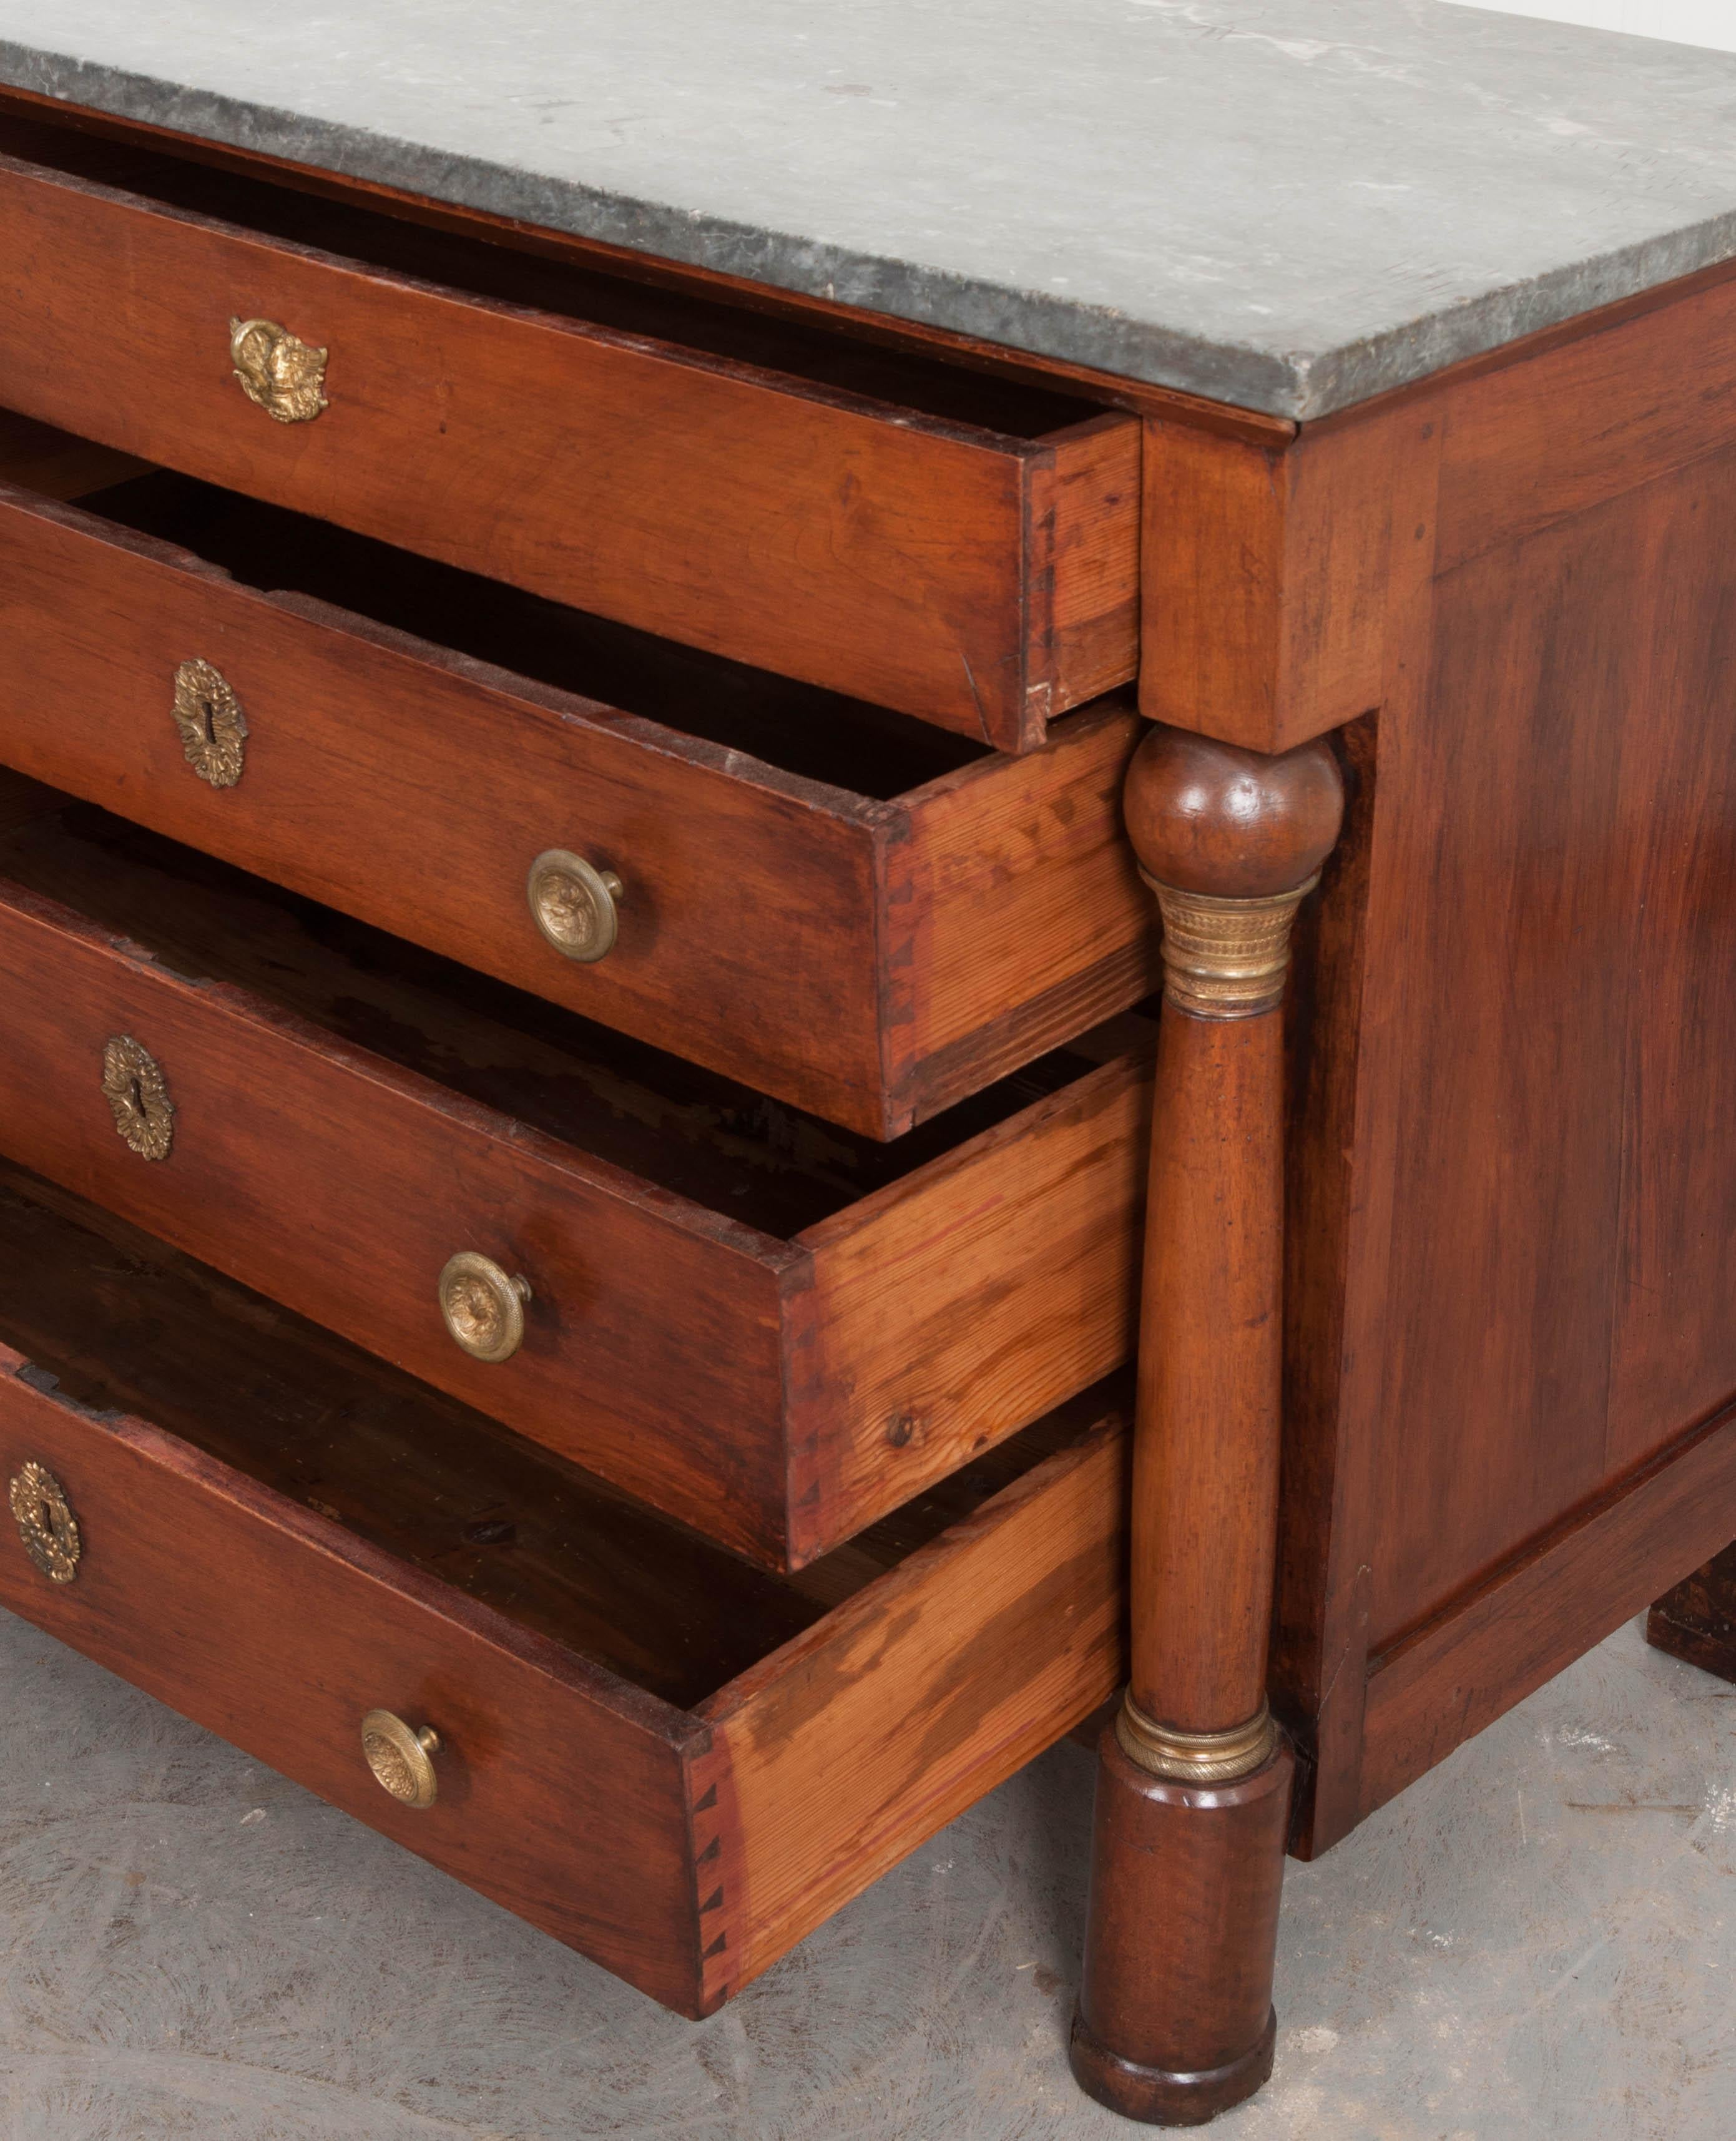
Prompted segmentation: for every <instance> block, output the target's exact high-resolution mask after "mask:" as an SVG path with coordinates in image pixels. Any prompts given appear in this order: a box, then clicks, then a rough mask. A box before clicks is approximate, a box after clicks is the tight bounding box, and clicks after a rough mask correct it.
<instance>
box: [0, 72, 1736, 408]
mask: <svg viewBox="0 0 1736 2141" xmlns="http://www.w3.org/2000/svg"><path fill="white" fill-rule="evenodd" d="M0 83H3V84H4V85H6V86H9V87H12V88H14V89H20V90H26V91H32V92H34V93H35V94H37V95H38V96H47V97H50V98H52V99H54V100H55V101H57V102H61V103H65V104H71V105H80V106H85V107H86V108H88V109H90V110H92V111H101V112H106V113H108V114H110V115H111V116H114V117H116V118H124V119H134V120H138V121H142V122H144V123H145V124H147V125H150V126H161V127H166V128H169V129H170V130H174V131H175V132H178V133H182V134H187V135H193V136H194V137H195V138H197V139H199V140H205V141H210V142H214V143H218V144H220V145H224V146H226V147H229V148H235V149H245V150H256V151H258V153H260V154H262V155H269V156H275V157H279V158H282V159H283V160H284V161H286V162H288V163H293V164H299V165H303V166H306V167H309V168H312V169H314V170H323V171H331V172H334V173H337V174H338V175H342V176H343V177H346V178H352V179H360V180H366V181H369V182H371V183H372V184H374V185H382V186H389V187H393V188H396V189H398V190H400V191H401V192H405V193H410V194H420V195H421V196H423V197H424V198H425V199H431V200H435V201H440V202H444V203H446V204H450V205H452V206H455V207H460V208H469V209H479V210H481V211H483V212H484V213H486V214H490V215H497V216H502V217H505V218H508V219H511V220H513V221H514V222H519V223H525V224H533V225H535V226H537V227H539V228H540V229H547V230H555V231H562V232H565V233H568V234H571V235H573V236H575V237H580V238H588V239H598V240H599V241H601V242H602V243H603V244H609V245H618V246H622V247H624V248H627V249H629V250H631V251H632V252H635V253H646V254H651V255H656V256H657V257H660V258H664V259H668V260H676V261H680V262H682V263H686V264H687V265H689V266H693V267H698V268H711V269H713V270H715V271H716V272H719V273H723V274H726V275H734V276H738V277H740V278H743V279H745V280H746V281H750V282H755V283H765V284H767V285H769V286H770V287H771V288H776V289H783V290H789V291H794V292H796V293H799V294H801V295H804V296H808V297H818V298H827V299H829V300H831V301H833V302H835V303H839V304H843V305H850V306H855V307H858V308H861V309H862V310H863V311H865V312H870V313H881V314H883V315H885V316H887V317H890V318H893V319H901V320H910V321H913V322H917V323H918V324H920V325H922V326H925V327H942V328H947V329H950V330H951V331H952V332H955V333H958V334H963V335H969V336H972V337H976V338H977V339H979V340H981V341H983V342H992V343H995V344H996V345H998V346H1000V347H1004V348H1007V349H1011V350H1016V351H1020V352H1024V353H1025V354H1028V355H1030V356H1034V357H1054V358H1057V359H1059V360H1060V361H1062V362H1066V363H1070V364H1077V365H1083V366H1086V367H1090V368H1091V369H1094V370H1096V371H1099V372H1109V373H1111V374H1113V375H1114V376H1115V377H1120V378H1125V379H1129V380H1137V381H1141V382H1142V383H1143V384H1146V385H1148V386H1167V387H1173V388H1176V389H1178V390H1179V391H1182V392H1183V393H1187V394H1194V395H1199V396H1203V397H1204V398H1205V399H1207V400H1208V401H1218V402H1223V403H1227V404H1230V405H1232V406H1236V407H1238V408H1242V409H1249V410H1254V411H1258V412H1260V413H1261V414H1263V415H1267V416H1283V417H1289V418H1291V419H1292V420H1293V421H1297V422H1306V421H1311V420H1315V419H1318V418H1320V417H1321V416H1330V415H1332V414H1333V413H1334V412H1335V411H1339V410H1341V409H1346V408H1350V407H1354V406H1355V405H1356V404H1357V403H1358V402H1360V401H1368V400H1370V399H1371V398H1372V397H1373V396H1375V395H1378V394H1383V393H1386V392H1389V391H1391V390H1392V389H1393V388H1394V387H1399V386H1409V385H1411V384H1412V383H1413V382H1414V381H1417V380H1419V379H1425V378H1427V377H1429V376H1431V375H1432V374H1433V373H1434V372H1439V371H1442V370H1443V369H1445V367H1448V365H1451V364H1454V363H1457V362H1460V361H1461V360H1462V359H1463V358H1466V357H1480V356H1483V354H1485V353H1486V352H1488V351H1490V350H1493V349H1497V348H1499V347H1502V345H1503V344H1505V343H1507V342H1514V341H1517V340H1518V339H1519V338H1520V337H1522V336H1525V335H1528V334H1532V333H1535V332H1538V331H1539V330H1541V329H1542V328H1545V327H1556V326H1559V325H1560V324H1561V322H1564V321H1566V320H1571V319H1573V318H1576V317H1578V316H1579V315H1581V313H1588V312H1592V311H1595V310H1596V309H1597V308H1600V307H1601V306H1604V305H1607V304H1612V303H1617V302H1618V301H1620V299H1622V298H1630V297H1633V296H1635V295H1639V294H1641V293H1645V292H1646V291H1648V290H1652V289H1655V288H1658V287H1659V286H1660V285H1661V284H1663V283H1669V282H1673V281H1675V280H1676V279H1677V278H1679V277H1681V276H1684V275H1689V274H1692V273H1695V272H1696V271H1697V270H1699V269H1701V268H1709V267H1713V266H1716V265H1718V264H1719V263H1722V262H1724V261H1726V260H1729V259H1732V258H1736V210H1732V211H1729V212H1727V213H1724V214H1719V215H1715V216H1712V217H1709V218H1707V219H1705V220H1704V221H1702V222H1699V223H1696V224H1689V225H1688V226H1686V227H1684V229H1680V230H1677V231H1673V232H1669V233H1666V234H1660V235H1658V236H1655V237H1653V238H1650V239H1645V240H1643V241H1641V242H1640V243H1638V244H1633V245H1630V246H1625V247H1621V248H1618V249H1613V250H1611V251H1606V252H1604V253H1593V254H1590V255H1588V256H1587V257H1586V258H1584V259H1582V260H1579V261H1574V262H1570V263H1566V264H1565V265H1563V266H1562V267H1560V268H1555V269H1552V270H1551V271H1550V272H1549V273H1546V274H1543V275H1540V276H1537V277H1535V278H1531V279H1528V280H1523V281H1518V282H1515V283H1510V284H1508V285H1507V286H1506V287H1504V288H1500V289H1497V290H1494V291H1491V292H1488V293H1485V294H1483V295H1482V296H1480V297H1478V298H1472V299H1468V300H1466V301H1464V302H1463V303H1458V304H1456V305H1452V306H1448V307H1447V308H1444V309H1443V310H1441V311H1439V312H1437V313H1430V314H1428V315H1426V316H1424V317H1419V318H1418V319H1417V320H1415V321H1414V322H1409V323H1405V324H1403V325H1400V326H1398V327H1393V328H1390V329H1388V330H1386V331H1384V332H1380V333H1379V334H1375V335H1372V336H1370V337H1366V338H1365V339H1363V340H1360V341H1356V342H1348V343H1345V344H1343V345H1341V346H1339V347H1330V348H1325V349H1321V350H1317V351H1312V350H1311V351H1304V350H1297V351H1293V352H1271V351H1269V350H1261V349H1256V348H1253V347H1248V346H1247V345H1244V344H1241V343H1237V342H1222V341H1213V340H1207V339H1206V338H1203V337H1196V336H1190V335H1187V334H1183V333H1179V332H1175V331H1173V330H1170V329H1166V328H1164V327H1162V326H1159V325H1157V324H1155V323H1153V322H1146V321H1141V320H1138V319H1135V318H1132V317H1129V315H1128V314H1126V313H1123V312H1117V311H1114V310H1111V309H1109V308H1099V307H1091V306H1085V305H1081V304H1079V303H1077V302H1076V301H1074V302H1070V301H1068V300H1066V299H1064V298H1055V297H1054V296H1052V295H1050V294H1048V293H1044V292H1041V291H1032V290H1025V289H1018V288H1009V287H1005V286H1002V285H998V284H996V283H988V282H980V281H974V280H971V279H970V278H966V277H961V276H957V275H954V274H952V273H948V272H947V271H946V270H944V269H941V268H933V267H925V266H923V265H922V263H909V262H905V261H901V260H897V259H892V258H883V257H880V256H877V255H875V254H873V253H861V252H858V251H854V250H852V249H844V248H841V247H834V246H827V245H824V244H817V243H815V242H814V240H812V239H806V238H803V237H801V236H799V234H794V233H791V232H787V231H779V230H771V229H755V228H753V227H751V226H749V225H746V224H740V223H735V222H732V221H730V220H728V219H723V218H720V217H714V216H708V215H706V214H703V213H702V212H699V211H696V210H693V209H684V208H682V207H680V206H679V205H677V204H673V203H670V202H666V201H656V200H648V199H636V198H633V197H632V196H628V195H624V194H616V193H611V192H609V191H607V190H606V189H600V188H595V187H591V186H588V185H584V184H583V182H581V181H578V180H564V179H563V180H555V179H551V178H548V177H543V176H539V175H538V174H536V173H535V172H534V171H527V170H517V169H514V167H512V166H511V165H504V164H500V163H496V162H494V161H492V160H484V159H479V158H474V157H466V156H462V155H455V154H452V153H450V152H448V151H445V150H440V149H437V148H435V147H431V146H430V145H425V144H422V143H418V142H415V141H410V140H401V139H399V138H396V137H395V136H393V135H387V134H382V133H376V132H374V131H372V130H369V129H367V128H364V127H358V126H349V125H347V124H345V123H344V122H342V121H327V120H320V119H315V118H310V117H308V116H306V115H304V114H302V113H298V112H294V111H288V110H284V109H281V108H278V107H276V106H271V105H268V104H262V103H258V102H254V101H251V100H243V99H238V98H234V97H229V96H223V95H222V94H220V93H219V92H216V91H206V90H199V89H194V88H189V87H188V86H184V85H182V84H179V83H175V82H173V81H165V80H162V79H160V78H159V77H156V76H150V75H145V74H140V73H136V72H133V71H130V70H128V69H125V68H121V67H115V66H106V65H103V64H101V63H100V62H92V61H88V60H81V59H79V58H77V57H74V56H71V55H69V54H66V53H60V52H48V51H44V50H42V49H40V48H37V47H32V46H27V45H22V44H19V43H17V42H15V41H12V40H9V39H0Z"/></svg>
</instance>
